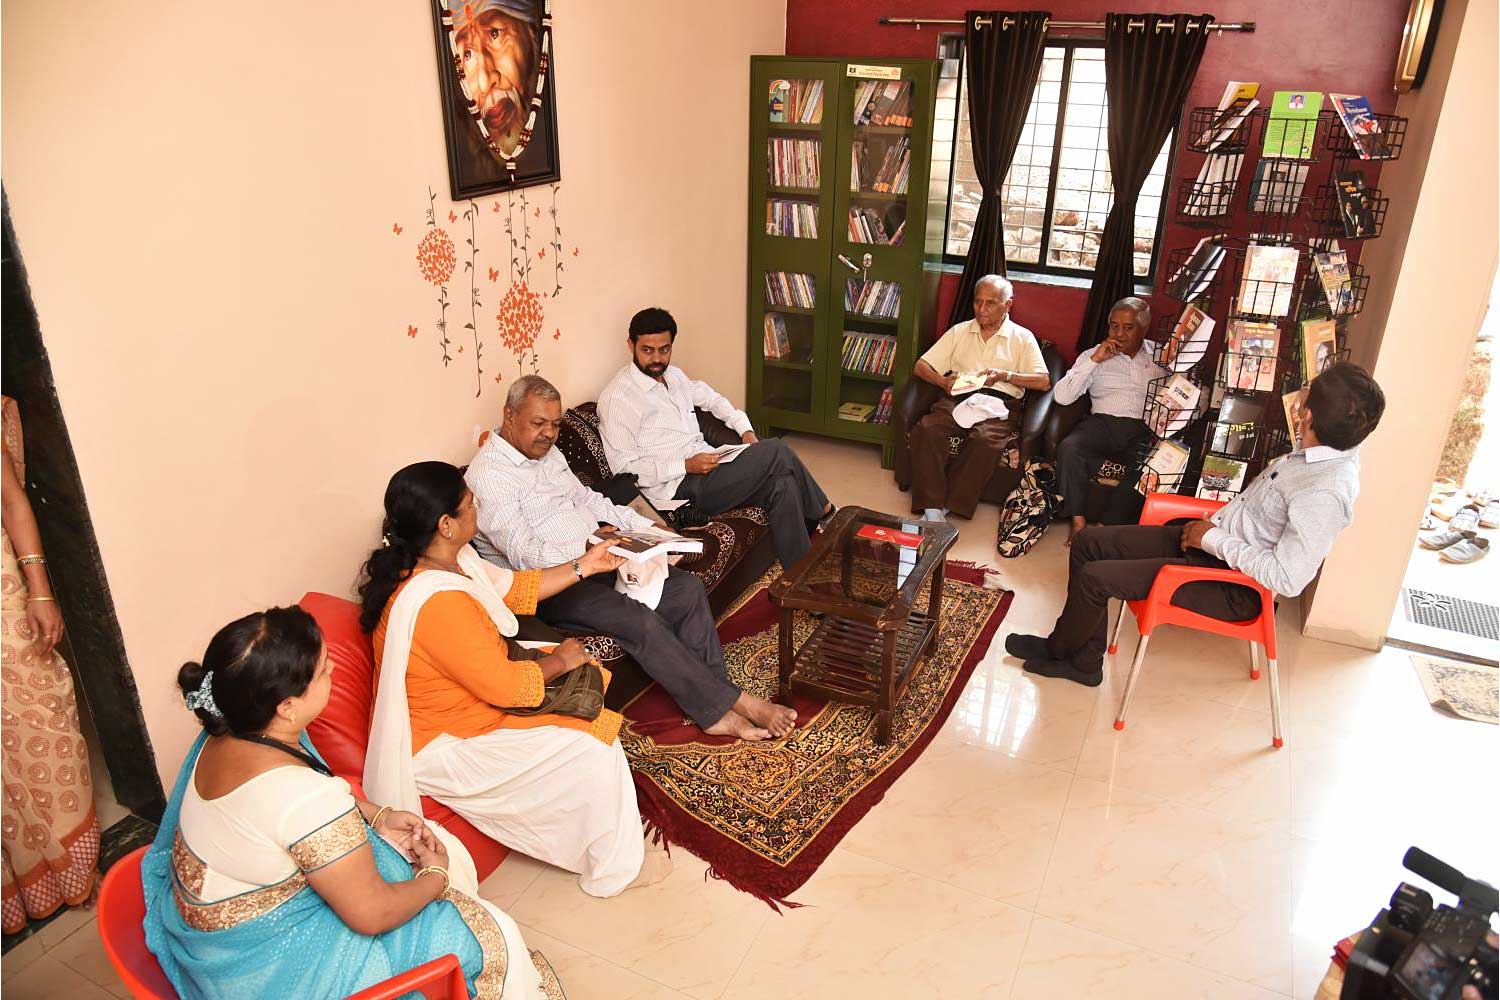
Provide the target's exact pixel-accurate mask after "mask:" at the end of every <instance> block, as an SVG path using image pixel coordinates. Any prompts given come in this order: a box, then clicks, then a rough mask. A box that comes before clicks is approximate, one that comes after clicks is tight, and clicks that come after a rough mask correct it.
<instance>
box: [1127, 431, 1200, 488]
mask: <svg viewBox="0 0 1500 1000" xmlns="http://www.w3.org/2000/svg"><path fill="white" fill-rule="evenodd" d="M1188 454H1189V453H1188V450H1187V448H1186V447H1185V446H1183V445H1180V444H1178V443H1177V442H1176V441H1158V442H1156V447H1155V448H1153V449H1151V454H1150V455H1148V456H1147V457H1146V465H1145V467H1144V468H1142V469H1141V475H1140V478H1139V479H1137V480H1136V482H1135V491H1136V492H1137V493H1139V494H1141V495H1142V496H1146V495H1148V494H1151V493H1164V492H1171V490H1172V489H1173V488H1175V487H1176V485H1177V481H1178V480H1179V479H1180V478H1181V477H1182V470H1183V469H1186V468H1187V463H1188ZM1162 480H1166V481H1167V489H1166V490H1163V489H1162Z"/></svg>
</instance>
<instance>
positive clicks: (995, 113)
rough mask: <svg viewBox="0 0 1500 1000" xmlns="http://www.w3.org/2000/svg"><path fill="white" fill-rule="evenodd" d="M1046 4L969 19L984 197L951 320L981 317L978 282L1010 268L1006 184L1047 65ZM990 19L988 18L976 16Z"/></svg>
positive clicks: (972, 114)
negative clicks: (977, 305)
mask: <svg viewBox="0 0 1500 1000" xmlns="http://www.w3.org/2000/svg"><path fill="white" fill-rule="evenodd" d="M1051 16H1052V15H1051V14H1049V13H1047V12H1046V11H1042V10H1029V11H1004V10H990V11H977V10H971V11H969V13H968V14H967V15H965V17H964V62H965V63H966V64H967V65H968V78H967V81H966V83H967V88H968V92H969V133H970V135H971V137H972V139H973V146H974V173H975V174H977V175H978V177H979V187H980V188H981V190H982V191H983V193H984V198H983V200H982V201H980V203H979V214H978V216H977V217H976V218H975V219H974V233H973V236H972V237H971V238H970V240H969V256H968V258H967V259H966V260H965V261H964V275H963V278H962V279H961V280H960V281H959V284H958V298H956V299H954V301H953V314H952V315H951V316H949V317H948V324H949V325H950V326H951V325H952V324H954V323H962V322H963V321H964V320H966V319H972V318H973V317H974V302H973V299H974V285H975V283H976V282H978V281H979V279H980V278H982V277H984V276H985V275H986V274H1004V273H1005V209H1004V206H1002V205H1001V204H1000V185H1002V184H1004V183H1005V175H1006V174H1007V173H1008V172H1009V171H1010V161H1011V160H1012V159H1014V158H1015V155H1016V144H1017V143H1019V142H1020V140H1021V126H1023V125H1025V124H1026V112H1027V110H1028V109H1029V108H1030V107H1031V94H1032V91H1034V90H1035V89H1036V79H1037V76H1038V75H1039V74H1040V73H1041V71H1042V52H1043V51H1044V50H1045V49H1046V46H1047V19H1048V18H1050V17H1051ZM980 20H983V21H984V22H985V23H984V24H982V25H981V24H978V23H976V22H978V21H980Z"/></svg>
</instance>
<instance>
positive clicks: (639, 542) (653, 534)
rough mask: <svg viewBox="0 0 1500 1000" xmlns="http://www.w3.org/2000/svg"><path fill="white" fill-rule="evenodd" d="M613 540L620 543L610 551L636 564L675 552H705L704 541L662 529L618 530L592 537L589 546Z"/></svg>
mask: <svg viewBox="0 0 1500 1000" xmlns="http://www.w3.org/2000/svg"><path fill="white" fill-rule="evenodd" d="M611 539H618V543H617V544H616V545H615V546H614V547H613V548H612V549H610V551H611V552H613V553H615V554H616V555H621V556H624V557H625V558H626V559H631V560H634V561H636V562H644V561H646V560H647V559H651V558H653V557H655V556H658V555H666V554H669V553H673V552H686V553H694V552H702V551H703V541H702V539H698V538H687V537H684V536H682V535H679V534H676V533H675V532H671V531H663V530H662V529H661V528H630V529H628V530H627V529H625V528H617V529H615V530H614V531H612V532H610V533H608V534H603V535H600V534H594V535H590V536H589V544H591V545H598V544H599V543H600V542H606V541H609V540H611Z"/></svg>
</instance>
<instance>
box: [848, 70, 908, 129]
mask: <svg viewBox="0 0 1500 1000" xmlns="http://www.w3.org/2000/svg"><path fill="white" fill-rule="evenodd" d="M912 92H913V91H912V84H911V82H910V81H902V80H861V81H860V82H859V84H858V85H857V86H856V87H855V88H854V124H855V125H877V126H883V127H900V128H910V127H911V124H912V117H911V112H912V103H911V102H912Z"/></svg>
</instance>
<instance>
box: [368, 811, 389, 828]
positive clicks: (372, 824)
mask: <svg viewBox="0 0 1500 1000" xmlns="http://www.w3.org/2000/svg"><path fill="white" fill-rule="evenodd" d="M390 811H391V807H390V806H381V807H380V808H379V809H376V810H375V816H374V818H372V819H371V820H370V829H372V830H374V829H375V828H376V827H378V826H380V817H382V816H384V815H385V814H386V813H388V812H390Z"/></svg>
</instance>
